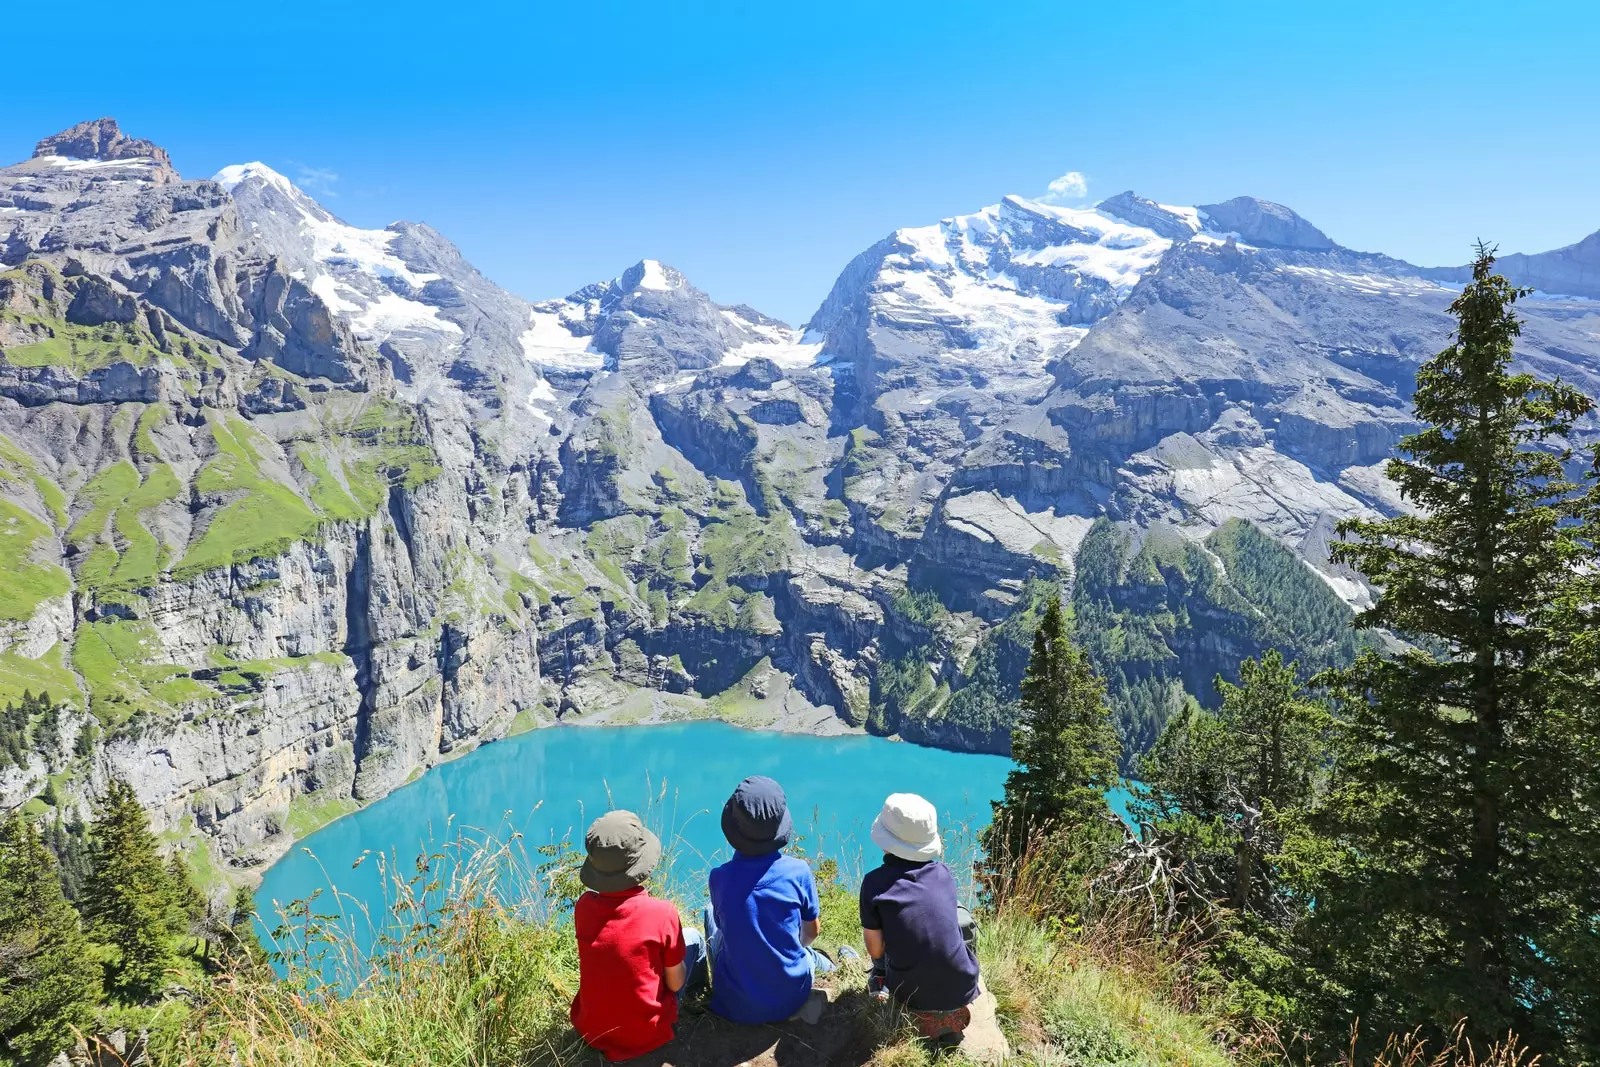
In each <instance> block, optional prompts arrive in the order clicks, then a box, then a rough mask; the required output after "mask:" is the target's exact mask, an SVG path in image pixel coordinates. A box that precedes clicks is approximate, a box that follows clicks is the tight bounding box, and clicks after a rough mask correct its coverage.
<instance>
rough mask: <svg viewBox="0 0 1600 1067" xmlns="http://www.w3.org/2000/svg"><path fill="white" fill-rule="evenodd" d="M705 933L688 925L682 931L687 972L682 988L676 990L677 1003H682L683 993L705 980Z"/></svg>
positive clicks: (706, 960) (684, 963)
mask: <svg viewBox="0 0 1600 1067" xmlns="http://www.w3.org/2000/svg"><path fill="white" fill-rule="evenodd" d="M707 962H708V959H707V955H706V939H705V935H704V934H702V933H701V932H700V931H699V930H696V929H695V928H694V927H692V926H690V927H687V928H685V929H684V931H683V966H684V970H685V971H686V972H688V977H687V980H686V981H685V982H684V983H683V988H682V989H680V990H678V1003H679V1004H680V1005H681V1004H682V1003H683V997H684V994H685V993H688V992H689V991H690V990H691V989H694V988H695V987H697V986H699V985H701V984H703V983H704V982H705V980H706V972H707V970H708V967H707Z"/></svg>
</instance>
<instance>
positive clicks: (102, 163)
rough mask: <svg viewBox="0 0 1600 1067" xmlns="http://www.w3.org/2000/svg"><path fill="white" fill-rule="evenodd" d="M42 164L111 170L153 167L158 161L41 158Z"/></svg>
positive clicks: (80, 168)
mask: <svg viewBox="0 0 1600 1067" xmlns="http://www.w3.org/2000/svg"><path fill="white" fill-rule="evenodd" d="M37 158H38V159H39V161H40V162H42V163H48V164H49V165H50V166H52V167H59V168H60V169H62V170H110V169H115V168H118V167H153V166H155V165H156V161H155V160H153V159H151V158H150V157H149V156H136V157H134V158H133V159H78V158H77V157H75V156H39V157H37Z"/></svg>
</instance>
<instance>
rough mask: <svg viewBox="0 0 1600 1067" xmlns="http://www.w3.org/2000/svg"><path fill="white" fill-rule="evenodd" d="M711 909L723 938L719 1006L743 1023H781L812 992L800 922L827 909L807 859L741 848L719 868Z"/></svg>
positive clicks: (714, 973) (716, 979)
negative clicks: (821, 908)
mask: <svg viewBox="0 0 1600 1067" xmlns="http://www.w3.org/2000/svg"><path fill="white" fill-rule="evenodd" d="M710 882H711V910H712V914H713V916H714V917H715V919H716V921H717V935H718V937H720V938H721V941H722V943H721V944H720V945H719V946H718V948H717V953H716V955H715V956H714V957H713V959H712V966H711V1010H712V1011H714V1012H716V1013H717V1014H718V1015H720V1016H722V1017H723V1018H724V1019H731V1020H733V1021H734V1022H736V1023H774V1022H778V1021H780V1020H783V1019H787V1018H788V1017H789V1016H791V1015H793V1014H794V1013H795V1012H797V1011H799V1010H800V1009H801V1008H802V1007H804V1006H805V1003H806V1000H807V999H808V998H809V997H810V996H811V952H810V950H809V949H807V948H806V947H805V946H804V945H802V944H801V943H800V926H801V924H802V923H806V922H812V921H814V920H815V919H816V918H817V915H818V913H819V904H818V900H817V882H816V879H815V878H813V877H812V876H811V868H810V867H808V866H806V863H805V861H804V860H798V859H795V858H794V857H792V856H785V855H784V854H783V853H781V852H773V853H769V854H768V855H765V856H745V855H741V854H738V853H735V854H734V857H733V859H731V860H729V861H728V862H727V863H724V864H723V865H722V866H720V867H717V868H714V869H713V870H712V871H711V878H710Z"/></svg>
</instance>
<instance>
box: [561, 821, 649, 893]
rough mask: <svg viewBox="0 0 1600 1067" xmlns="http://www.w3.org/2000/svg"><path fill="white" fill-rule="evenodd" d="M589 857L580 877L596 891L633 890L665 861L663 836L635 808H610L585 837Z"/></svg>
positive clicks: (593, 824)
mask: <svg viewBox="0 0 1600 1067" xmlns="http://www.w3.org/2000/svg"><path fill="white" fill-rule="evenodd" d="M583 844H584V848H585V849H587V850H588V853H589V854H588V856H587V857H586V858H585V859H584V861H583V867H582V869H580V870H579V871H578V880H579V881H581V882H582V883H583V884H584V885H586V886H588V887H589V888H590V889H593V890H594V891H595V892H596V893H617V892H620V891H622V890H624V889H632V888H633V887H634V886H636V885H638V884H639V883H640V882H642V881H644V880H645V879H646V878H648V877H649V876H650V872H651V871H653V870H655V869H656V864H657V863H660V862H661V839H660V838H658V837H657V836H656V835H655V834H653V833H651V832H650V831H649V830H646V829H645V827H644V823H642V822H640V821H639V816H637V815H635V814H634V813H633V812H631V811H608V812H606V813H605V814H604V815H602V816H600V817H599V818H598V819H596V820H595V821H594V822H593V823H591V824H590V825H589V832H588V833H587V834H585V835H584V837H583Z"/></svg>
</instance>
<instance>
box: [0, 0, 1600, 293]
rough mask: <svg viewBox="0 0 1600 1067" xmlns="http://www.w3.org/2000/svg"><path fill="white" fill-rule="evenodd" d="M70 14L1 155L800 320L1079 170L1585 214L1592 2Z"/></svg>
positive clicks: (468, 5) (26, 62) (15, 65)
mask: <svg viewBox="0 0 1600 1067" xmlns="http://www.w3.org/2000/svg"><path fill="white" fill-rule="evenodd" d="M51 17H52V18H53V17H54V16H51ZM70 17H71V20H72V21H73V23H75V24H77V25H79V26H81V27H82V30H81V32H74V33H73V34H72V41H71V46H70V48H65V47H64V48H62V49H46V50H43V51H40V52H39V53H38V54H37V55H36V56H34V57H33V58H24V57H22V56H21V55H20V53H19V54H15V55H13V56H12V57H11V59H10V62H11V66H12V72H11V75H10V76H7V77H6V89H5V104H4V106H3V108H0V157H4V158H7V159H13V160H14V159H22V158H25V157H26V156H28V155H29V154H30V152H31V150H32V146H33V142H34V141H35V140H37V139H38V138H39V137H42V136H44V135H46V134H48V133H51V132H54V131H55V130H57V129H60V128H62V127H64V126H67V125H70V124H71V123H72V122H75V121H78V120H80V119H83V118H90V117H98V116H100V115H113V116H115V117H116V118H118V119H119V120H120V121H121V122H122V125H123V128H124V129H125V130H127V131H128V132H129V133H130V134H132V135H134V136H141V137H149V138H151V139H153V140H155V141H157V142H158V143H160V144H163V145H165V146H166V147H167V148H168V149H169V150H170V151H171V153H172V155H173V158H174V160H175V162H176V163H177V165H178V166H179V168H180V169H181V170H182V171H183V172H184V173H185V174H186V175H188V176H191V177H202V176H207V175H209V174H211V173H213V172H215V171H216V170H217V169H218V168H220V167H221V166H223V165H225V164H228V163H236V162H247V161H250V160H255V159H260V160H263V161H265V162H266V163H268V164H270V165H272V166H274V167H276V168H278V169H279V170H281V171H283V172H284V173H286V174H288V175H289V176H290V177H291V178H294V179H296V180H297V181H300V182H301V183H302V184H303V185H305V186H306V187H307V188H308V190H310V191H313V192H314V194H315V195H317V196H318V197H319V198H320V199H322V200H323V202H324V203H326V204H327V205H328V206H329V207H330V208H331V209H332V210H333V211H334V212H335V213H337V214H339V215H341V216H343V217H344V218H345V219H347V220H348V221H350V222H353V223H356V224H359V225H367V226H380V225H383V224H386V223H388V222H390V221H392V220H394V219H398V218H407V219H416V220H421V221H424V222H428V223H430V224H432V225H434V226H435V227H437V228H438V229H439V230H441V231H442V232H444V233H445V234H446V235H447V236H449V237H450V238H452V239H453V240H454V241H455V242H456V243H457V244H458V245H459V246H460V247H461V249H462V251H463V252H464V253H465V254H466V255H467V257H468V258H469V259H470V260H472V261H473V262H474V263H475V264H477V265H478V266H479V267H480V269H482V270H483V271H484V273H486V274H488V275H489V276H490V277H491V278H493V279H495V280H496V281H498V282H500V283H501V284H502V285H504V286H506V287H507V288H509V289H511V290H513V291H514V292H517V293H519V294H521V295H523V296H526V297H530V298H534V299H542V298H545V297H550V296H558V295H563V294H565V293H567V292H569V291H571V290H573V289H575V288H577V287H578V286H580V285H582V284H584V283H586V282H588V281H591V280H595V279H598V278H605V277H611V276H614V275H616V274H617V273H619V272H620V271H621V270H622V269H623V268H624V267H626V266H627V265H628V264H630V263H633V262H635V261H636V260H638V259H640V258H642V257H646V256H650V257H655V258H658V259H662V260H664V261H666V262H668V263H671V264H673V265H675V266H677V267H679V268H681V269H682V270H684V271H685V272H686V273H687V274H688V275H689V277H690V278H691V279H692V280H693V281H694V282H695V283H696V284H698V285H699V286H700V287H701V288H704V289H706V290H707V291H708V292H710V293H711V295H712V296H713V297H715V298H716V299H718V300H720V301H722V302H724V303H735V302H740V301H743V302H747V303H750V304H752V305H753V306H755V307H757V308H760V309H761V310H763V311H767V312H768V313H770V314H775V315H779V316H781V317H785V318H788V319H790V320H792V321H796V322H798V321H801V320H803V319H804V318H806V317H807V316H808V315H809V314H810V313H811V311H813V310H814V309H815V307H816V305H817V303H818V302H819V301H820V300H821V299H822V297H823V296H824V295H825V294H826V292H827V290H828V287H829V286H830V285H831V284H832V282H833V279H834V277H835V276H836V275H837V274H838V272H839V270H840V269H841V268H842V267H843V266H844V265H845V263H847V262H848V261H849V260H850V258H851V257H852V256H854V255H855V254H856V253H858V252H860V251H861V250H862V249H864V248H866V247H867V246H868V245H869V244H871V243H872V242H873V241H875V240H876V239H878V238H879V237H882V236H883V235H884V234H886V233H888V232H890V231H891V230H893V229H895V228H896V227H899V226H909V225H921V224H926V223H929V222H933V221H935V220H937V219H939V218H941V217H944V216H948V215H952V214H957V213H961V212H966V211H972V210H975V209H977V208H979V207H981V206H983V205H985V204H990V203H993V202H995V201H996V200H998V199H999V198H1000V196H1002V195H1003V194H1005V193H1012V192H1014V193H1019V194H1022V195H1033V196H1037V195H1040V194H1043V193H1044V192H1045V191H1046V188H1047V186H1048V184H1049V182H1050V181H1051V180H1052V179H1054V178H1057V177H1058V176H1060V175H1062V174H1064V173H1066V172H1069V171H1077V172H1080V173H1082V174H1083V175H1084V176H1085V177H1086V179H1087V185H1088V200H1090V201H1092V200H1095V199H1099V198H1101V197H1104V196H1108V195H1111V194H1113V193H1116V192H1119V191H1121V190H1123V189H1126V188H1132V189H1135V190H1137V191H1138V192H1139V193H1140V194H1141V195H1145V196H1150V197H1153V198H1155V199H1157V200H1161V201H1164V202H1167V203H1183V204H1194V203H1203V202H1209V201H1214V200H1218V199H1224V198H1227V197H1230V196H1235V195H1238V194H1241V193H1249V194H1251V195H1255V196H1261V197H1265V198H1267V199H1271V200H1277V201H1279V202H1282V203H1285V204H1288V205H1289V206H1291V207H1293V208H1295V209H1296V210H1297V211H1299V212H1300V213H1301V214H1302V215H1304V216H1306V217H1307V218H1309V219H1310V220H1311V221H1313V222H1315V223H1316V224H1317V225H1319V226H1321V227H1322V228H1323V229H1324V230H1326V231H1327V232H1328V234H1329V235H1330V236H1332V237H1333V238H1334V239H1335V240H1337V241H1339V242H1341V243H1343V244H1346V245H1350V246H1352V247H1356V248H1362V249H1371V250H1378V251H1384V252H1388V253H1390V254H1393V255H1398V256H1402V257H1404V258H1406V259H1410V260H1413V261H1415V262H1421V263H1427V264H1433V263H1445V262H1448V263H1458V262H1463V261H1465V260H1467V259H1468V258H1469V256H1470V245H1471V242H1472V241H1473V240H1474V239H1475V238H1478V237H1484V238H1487V239H1490V240H1494V241H1498V242H1500V244H1501V246H1502V248H1503V249H1505V250H1506V251H1514V250H1520V251H1539V250H1543V249H1547V248H1552V247H1556V246H1558V245H1563V244H1568V243H1571V242H1573V241H1576V240H1578V239H1579V238H1581V237H1583V236H1584V235H1586V234H1588V233H1590V232H1592V231H1594V230H1596V229H1600V63H1597V62H1596V60H1595V57H1596V56H1597V55H1600V5H1595V4H1592V3H1587V4H1584V3H1571V4H1565V3H1544V4H1529V5H1522V6H1520V8H1519V6H1518V5H1509V4H1504V3H1500V4H1476V3H1471V2H1462V0H1457V2H1454V3H1421V2H1406V0H1388V2H1385V3H1365V2H1359V0H1346V2H1341V3H1338V4H1333V3H1317V4H1300V3H1288V2H1281V0H1280V2H1279V3H1274V4H1207V5H1200V4H1175V3H1174V4H1168V3H1160V2H1146V3H1142V4H1137V5H1133V4H1104V3H1102V4H1094V5H1089V4H1076V3H1066V2H1057V3H1045V4H1033V3H1008V2H1004V0H990V2H986V3H973V4H940V3H937V2H932V0H923V2H918V3H905V4H901V3H888V2H883V3H871V2H868V0H855V2H853V3H838V4H835V3H816V2H808V3H789V4H772V3H745V4H712V3H651V4H634V3H630V2H625V0H612V2H608V3H605V4H576V3H566V4H561V5H547V4H538V3H534V4H526V3H525V4H515V5H513V4H505V5H499V4H485V3H473V2H469V0H458V2H455V3H442V4H441V3H437V2H433V3H426V4H420V3H418V4H413V3H407V2H404V0H391V2H387V3H383V4H365V3H363V4H340V3H335V2H331V0H330V2H325V3H300V2H297V0H285V2H282V3H278V4H274V5H264V4H225V5H221V4H216V3H214V2H207V3H205V4H198V3H191V2H189V0H178V2H172V3H163V4H161V5H159V7H151V6H149V5H143V4H130V3H126V2H117V3H105V2H102V0H86V2H80V3H78V4H75V5H73V7H72V11H71V16H70ZM19 65H21V66H24V67H27V68H28V69H27V70H25V71H22V72H21V73H20V75H19Z"/></svg>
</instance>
